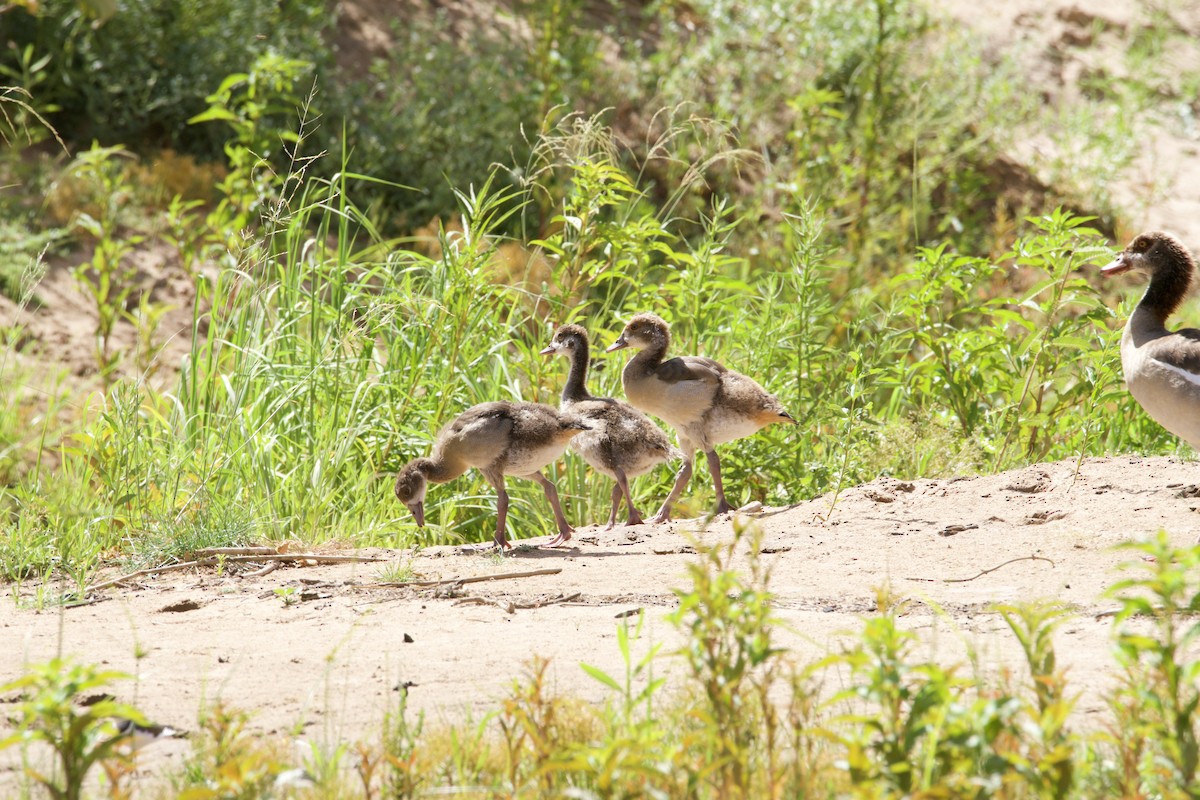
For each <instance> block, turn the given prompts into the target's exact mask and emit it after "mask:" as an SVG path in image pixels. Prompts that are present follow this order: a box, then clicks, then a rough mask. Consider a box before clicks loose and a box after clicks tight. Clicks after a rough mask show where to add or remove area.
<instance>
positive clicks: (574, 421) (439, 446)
mask: <svg viewBox="0 0 1200 800" xmlns="http://www.w3.org/2000/svg"><path fill="white" fill-rule="evenodd" d="M588 427H589V426H588V424H587V423H586V422H584V421H583V419H582V418H580V417H579V416H578V415H575V414H571V413H565V412H561V411H559V410H558V409H556V408H554V407H552V406H547V405H543V404H541V403H522V402H499V403H481V404H480V405H477V406H472V407H471V408H468V409H467V410H466V411H464V412H463V413H461V414H459V415H458V417H457V418H456V419H455V420H454V421H453V422H451V423H450V424H449V425H447V426H446V427H444V428H442V430H441V432H440V433H438V435H437V440H436V441H435V442H434V443H433V452H432V453H431V454H430V456H429V457H428V458H417V459H413V460H412V461H410V462H408V463H407V464H405V465H404V468H403V469H401V470H400V474H399V475H397V476H396V497H397V498H399V500H400V502H402V503H404V504H405V505H406V506H408V508H409V510H410V511H412V513H413V517H415V518H416V520H417V526H418V527H424V525H425V490H426V488H427V487H428V484H429V482H430V481H432V482H433V483H446V482H447V481H451V480H454V479H455V478H457V477H458V476H459V475H462V474H463V473H464V472H466V471H467V470H468V469H470V468H471V467H475V468H476V469H478V470H479V471H480V472H482V473H483V477H484V478H486V479H487V482H488V483H490V484H491V485H492V488H494V489H495V490H496V495H497V498H498V500H497V503H496V536H495V539H496V544H497V545H498V546H499V547H500V549H502V550H503V549H511V548H512V545H511V544H509V542H508V537H507V536H506V535H505V530H504V521H505V518H506V517H507V515H508V492H507V491H505V489H504V476H505V475H516V476H518V477H521V478H528V479H530V480H532V481H537V482H538V483H540V484H541V485H542V489H543V490H544V491H545V492H546V498H547V499H548V500H549V501H550V507H551V508H553V509H554V519H555V521H556V522H557V523H558V537H557V538H555V539H554V540H553V541H552V542H551V543H550V545H551V546H556V545H558V544H560V543H561V542H565V541H566V540H567V539H570V538H571V531H572V528H571V526H570V525H569V524H567V518H566V517H565V516H564V515H563V511H562V506H561V505H559V502H558V491H557V490H556V489H555V488H554V484H553V483H551V482H550V481H549V480H547V479H546V477H545V476H544V475H542V474H541V473H540V472H539V471H538V470H540V469H541V468H542V467H544V466H546V465H547V464H549V463H550V462H552V461H554V460H555V459H556V458H558V457H559V456H560V455H562V453H563V451H564V450H566V449H567V443H568V442H569V441H570V440H571V437H572V436H576V435H578V434H580V433H582V432H583V431H585V430H587V429H588Z"/></svg>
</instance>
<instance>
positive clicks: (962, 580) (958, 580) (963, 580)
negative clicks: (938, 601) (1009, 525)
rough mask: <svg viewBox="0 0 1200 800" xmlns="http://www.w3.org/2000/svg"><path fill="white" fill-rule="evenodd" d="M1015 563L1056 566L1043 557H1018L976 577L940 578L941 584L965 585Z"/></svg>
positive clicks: (986, 570)
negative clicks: (1037, 563)
mask: <svg viewBox="0 0 1200 800" xmlns="http://www.w3.org/2000/svg"><path fill="white" fill-rule="evenodd" d="M1017 561H1045V562H1046V563H1048V564H1049V565H1050V566H1052V567H1053V566H1057V565H1056V564H1055V563H1054V562H1053V561H1051V560H1050V559H1048V558H1046V557H1045V556H1018V557H1017V558H1010V559H1009V560H1008V561H1005V562H1004V563H1003V564H997V565H996V566H994V567H992V568H991V569H985V570H983V571H982V572H980V573H979V574H978V575H972V576H971V577H969V578H942V583H966V582H967V581H973V580H975V579H976V578H979V577H982V576H984V575H987V574H988V573H989V572H995V571H996V570H998V569H1000V568H1001V567H1007V566H1008V565H1009V564H1014V563H1016V562H1017Z"/></svg>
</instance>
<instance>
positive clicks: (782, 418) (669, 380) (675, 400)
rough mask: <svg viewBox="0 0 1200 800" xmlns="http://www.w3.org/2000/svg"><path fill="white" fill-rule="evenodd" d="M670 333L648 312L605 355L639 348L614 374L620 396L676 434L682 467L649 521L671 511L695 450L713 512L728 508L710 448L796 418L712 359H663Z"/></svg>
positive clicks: (717, 463) (666, 516)
mask: <svg viewBox="0 0 1200 800" xmlns="http://www.w3.org/2000/svg"><path fill="white" fill-rule="evenodd" d="M670 345H671V329H670V327H669V326H668V325H667V323H666V322H665V321H663V320H662V319H661V318H660V317H657V316H655V315H654V314H638V315H637V316H635V317H633V319H631V320H629V323H628V324H627V325H626V326H625V329H624V330H623V331H622V332H621V335H620V336H619V337H618V338H617V340H616V341H615V342H613V343H612V344H611V345H609V347H608V350H609V351H610V352H611V351H613V350H620V349H621V348H624V347H633V348H637V349H639V350H640V352H639V353H637V355H635V356H634V357H633V358H631V359H629V363H628V364H626V365H625V369H624V371H623V372H622V373H621V384H622V385H623V386H624V388H625V396H626V397H627V398H629V402H630V403H631V404H632V405H633V406H634V407H635V408H640V409H641V410H642V411H645V412H646V413H648V414H653V415H654V416H656V417H658V418H659V419H662V420H664V421H665V422H667V423H668V424H669V425H671V426H672V427H673V428H675V431H676V433H677V434H678V436H679V447H680V449H682V450H683V466H681V467H680V468H679V472H678V473H677V474H676V475H675V485H674V486H672V487H671V493H670V494H669V495H668V496H667V499H666V500H664V501H663V504H662V507H661V508H660V509H659V510H658V513H657V514H656V515H655V516H654V517H653V518H652V519H651V522H666V521H667V520H669V519H670V518H671V506H672V505H673V504H674V503H675V501H676V500H678V499H679V495H680V494H681V493H682V492H683V489H684V487H685V486H687V482H688V480H690V479H691V477H692V461H693V460H694V457H695V454H696V450H703V451H704V455H705V456H706V457H707V458H708V469H709V472H710V473H712V479H713V488H714V489H715V490H716V493H717V508H716V512H715V513H717V514H724V513H725V512H727V511H730V510H731V507H730V505H729V502H728V501H727V500H726V499H725V489H724V486H723V485H722V483H721V460H720V459H719V458H718V457H717V452H716V450H715V449H714V448H715V447H716V446H717V445H718V444H721V443H722V442H729V441H733V440H734V439H740V438H742V437H743V436H749V435H750V434H752V433H754V432H755V431H757V430H759V429H760V428H764V427H766V426H767V425H770V424H772V423H775V422H790V423H792V424H796V420H794V419H792V416H791V415H790V414H788V412H787V411H786V410H785V409H784V407H783V404H782V403H780V402H779V400H778V398H776V397H775V396H774V395H772V394H771V393H770V392H768V391H767V390H766V389H764V388H762V387H761V386H759V385H758V384H757V383H755V382H754V381H753V380H752V379H750V378H748V377H746V376H745V375H742V374H741V373H738V372H734V371H733V370H731V369H727V368H726V367H725V366H723V365H722V364H720V363H718V362H716V361H714V360H712V359H711V358H702V357H700V356H678V357H676V358H672V359H669V360H666V355H667V348H669V347H670Z"/></svg>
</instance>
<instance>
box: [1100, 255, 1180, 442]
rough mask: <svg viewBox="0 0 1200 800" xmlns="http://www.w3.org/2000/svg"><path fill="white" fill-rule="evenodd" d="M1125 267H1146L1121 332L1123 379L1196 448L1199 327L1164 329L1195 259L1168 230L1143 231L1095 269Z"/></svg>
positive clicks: (1113, 272)
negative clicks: (1142, 289)
mask: <svg viewBox="0 0 1200 800" xmlns="http://www.w3.org/2000/svg"><path fill="white" fill-rule="evenodd" d="M1131 269H1139V270H1143V271H1145V272H1148V273H1149V274H1150V285H1149V286H1148V287H1147V288H1146V293H1145V294H1144V295H1142V299H1141V300H1140V301H1139V302H1138V304H1137V308H1135V309H1134V310H1133V316H1131V317H1130V318H1129V321H1128V322H1127V323H1125V332H1124V333H1123V334H1122V335H1121V366H1122V368H1123V369H1124V372H1125V383H1126V384H1128V385H1129V391H1130V393H1131V394H1132V395H1133V397H1134V399H1135V400H1137V401H1138V403H1139V404H1141V406H1142V408H1144V409H1145V410H1146V413H1147V414H1149V415H1150V417H1151V418H1152V419H1153V420H1154V421H1155V422H1157V423H1158V424H1159V425H1162V426H1163V427H1164V428H1166V429H1167V430H1168V431H1170V432H1171V433H1173V434H1175V435H1176V436H1178V437H1179V438H1180V439H1183V440H1184V441H1185V442H1187V443H1188V444H1190V445H1191V446H1192V447H1194V448H1195V449H1197V450H1200V330H1198V329H1196V328H1181V329H1179V330H1177V331H1169V330H1167V318H1168V317H1170V316H1171V315H1172V314H1173V313H1175V310H1176V309H1177V308H1179V305H1180V303H1182V302H1183V299H1184V297H1185V296H1186V295H1187V292H1188V288H1189V287H1190V286H1191V283H1192V273H1193V272H1194V271H1195V269H1196V263H1195V261H1193V260H1192V255H1191V253H1189V252H1188V249H1187V248H1186V247H1184V246H1183V243H1182V242H1180V241H1179V240H1178V239H1176V238H1175V237H1174V236H1172V235H1171V234H1169V233H1162V232H1161V231H1149V232H1147V233H1142V234H1139V235H1138V236H1136V237H1134V240H1133V241H1132V242H1130V243H1129V246H1128V247H1126V248H1125V249H1124V250H1123V251H1121V253H1120V254H1119V255H1118V256H1117V257H1116V259H1115V260H1114V261H1113V262H1112V263H1111V264H1109V265H1107V266H1105V267H1103V268H1101V270H1100V271H1101V273H1103V274H1104V275H1119V274H1121V273H1122V272H1127V271H1129V270H1131Z"/></svg>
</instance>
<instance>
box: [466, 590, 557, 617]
mask: <svg viewBox="0 0 1200 800" xmlns="http://www.w3.org/2000/svg"><path fill="white" fill-rule="evenodd" d="M579 595H580V593H579V592H576V593H575V594H571V595H567V596H566V597H563V596H562V595H559V596H558V597H554V598H551V599H550V600H535V601H534V602H532V603H514V602H512V601H511V600H493V599H491V598H489V597H463V598H461V599H459V600H456V601H455V602H454V605H456V606H495V607H496V608H499V609H501V610H503V611H505V612H507V613H509V614H512V613H513V612H515V611H516V610H517V609H519V608H522V609H528V608H544V607H545V606H553V605H558V604H560V603H569V602H571V601H572V600H578V599H579Z"/></svg>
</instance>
